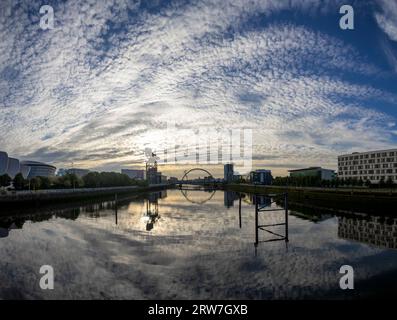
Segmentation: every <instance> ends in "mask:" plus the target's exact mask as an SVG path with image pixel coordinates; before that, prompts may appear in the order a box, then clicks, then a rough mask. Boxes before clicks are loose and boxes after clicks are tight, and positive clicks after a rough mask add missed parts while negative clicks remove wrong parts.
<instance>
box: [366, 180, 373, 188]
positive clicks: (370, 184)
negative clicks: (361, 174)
mask: <svg viewBox="0 0 397 320" xmlns="http://www.w3.org/2000/svg"><path fill="white" fill-rule="evenodd" d="M365 186H366V187H367V188H371V187H372V183H371V180H369V179H367V180H365Z"/></svg>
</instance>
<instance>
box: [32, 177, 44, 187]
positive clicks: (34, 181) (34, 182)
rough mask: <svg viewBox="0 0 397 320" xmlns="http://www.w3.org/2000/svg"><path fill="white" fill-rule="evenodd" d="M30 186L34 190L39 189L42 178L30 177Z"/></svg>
mask: <svg viewBox="0 0 397 320" xmlns="http://www.w3.org/2000/svg"><path fill="white" fill-rule="evenodd" d="M30 186H31V187H32V189H33V190H39V189H40V187H41V180H40V178H39V177H35V178H32V179H30Z"/></svg>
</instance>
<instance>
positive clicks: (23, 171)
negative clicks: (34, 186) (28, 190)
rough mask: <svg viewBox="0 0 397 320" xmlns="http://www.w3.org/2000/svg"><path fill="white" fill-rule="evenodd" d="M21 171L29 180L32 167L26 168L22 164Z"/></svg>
mask: <svg viewBox="0 0 397 320" xmlns="http://www.w3.org/2000/svg"><path fill="white" fill-rule="evenodd" d="M20 169H21V173H22V176H23V177H24V178H25V179H27V178H28V176H29V172H30V167H29V166H25V165H24V164H21V167H20Z"/></svg>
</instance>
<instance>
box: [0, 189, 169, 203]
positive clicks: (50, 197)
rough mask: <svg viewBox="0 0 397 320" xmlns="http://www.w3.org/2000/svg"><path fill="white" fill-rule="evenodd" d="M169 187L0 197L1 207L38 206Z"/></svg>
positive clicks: (55, 191)
mask: <svg viewBox="0 0 397 320" xmlns="http://www.w3.org/2000/svg"><path fill="white" fill-rule="evenodd" d="M168 187H170V185H168V184H155V185H150V186H147V187H139V186H128V187H108V188H78V189H51V190H37V191H17V192H13V193H8V194H4V195H1V196H0V206H1V207H10V206H12V207H14V206H30V205H34V206H38V205H42V204H49V203H59V202H70V201H79V200H85V199H93V198H106V197H109V196H111V197H114V196H115V194H117V195H121V196H122V195H126V194H135V193H145V192H151V191H156V190H162V189H166V188H168Z"/></svg>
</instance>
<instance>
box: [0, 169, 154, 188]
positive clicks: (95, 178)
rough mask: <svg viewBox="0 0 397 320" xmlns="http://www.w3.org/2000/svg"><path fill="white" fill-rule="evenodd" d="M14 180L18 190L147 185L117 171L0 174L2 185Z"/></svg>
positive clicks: (0, 184) (4, 185)
mask: <svg viewBox="0 0 397 320" xmlns="http://www.w3.org/2000/svg"><path fill="white" fill-rule="evenodd" d="M11 182H13V186H14V188H15V189H16V190H47V189H70V188H103V187H126V186H146V185H147V182H146V181H141V180H135V179H131V178H130V177H128V176H127V175H126V174H121V173H117V172H89V173H88V174H86V175H84V176H83V177H79V176H77V175H75V174H73V173H67V174H65V175H63V176H59V177H57V176H55V177H34V178H31V179H25V178H24V177H23V175H22V174H21V173H18V174H17V175H16V176H15V178H14V179H11V177H10V176H9V175H7V174H4V175H2V176H0V187H7V186H9V185H10V184H11Z"/></svg>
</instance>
